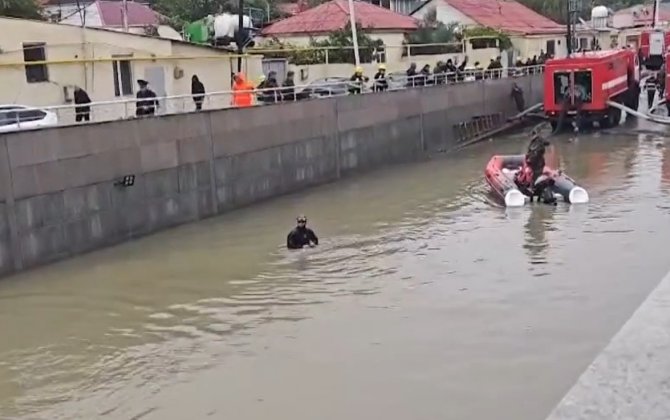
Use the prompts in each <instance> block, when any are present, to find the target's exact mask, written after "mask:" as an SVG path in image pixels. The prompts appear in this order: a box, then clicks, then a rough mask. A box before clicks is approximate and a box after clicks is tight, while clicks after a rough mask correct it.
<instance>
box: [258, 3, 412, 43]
mask: <svg viewBox="0 0 670 420" xmlns="http://www.w3.org/2000/svg"><path fill="white" fill-rule="evenodd" d="M354 16H355V17H356V23H358V24H359V25H361V27H362V28H363V29H368V30H369V29H379V30H402V31H411V30H414V29H416V28H417V27H418V21H417V20H416V19H414V18H413V17H409V16H405V15H401V14H399V13H395V12H392V11H390V10H389V9H385V8H383V7H379V6H375V5H373V4H370V3H366V2H362V1H354ZM348 23H349V5H348V2H347V1H346V0H332V1H329V2H328V3H324V4H322V5H320V6H317V7H315V8H313V9H309V10H305V11H304V12H301V13H298V14H297V15H295V16H291V17H289V18H287V19H284V20H280V21H279V22H276V23H273V24H272V25H270V26H268V27H266V28H265V29H263V31H262V32H261V34H262V35H266V36H267V35H280V34H314V33H324V32H333V31H337V30H339V29H343V28H344V27H345V26H347V24H348Z"/></svg>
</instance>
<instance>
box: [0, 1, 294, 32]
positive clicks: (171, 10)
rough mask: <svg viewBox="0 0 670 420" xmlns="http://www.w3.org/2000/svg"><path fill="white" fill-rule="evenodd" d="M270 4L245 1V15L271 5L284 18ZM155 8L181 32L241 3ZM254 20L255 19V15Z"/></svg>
mask: <svg viewBox="0 0 670 420" xmlns="http://www.w3.org/2000/svg"><path fill="white" fill-rule="evenodd" d="M0 1H4V0H0ZM268 2H269V3H268ZM268 2H266V0H244V9H245V10H244V13H245V14H249V12H250V10H249V8H252V9H256V10H262V11H265V10H266V9H267V6H268V4H269V5H270V19H277V18H279V17H283V16H282V15H281V13H280V12H279V10H278V9H277V4H278V3H277V2H276V1H272V0H268ZM153 7H154V8H155V9H156V11H158V12H159V13H161V14H163V15H165V16H167V17H168V18H169V21H170V24H171V25H172V26H173V27H174V28H176V29H178V30H180V29H181V28H182V26H183V25H184V24H186V23H191V22H195V21H197V20H200V19H202V18H204V17H205V16H207V15H218V14H221V13H232V14H236V13H238V10H239V3H238V0H155V3H154V4H153ZM263 14H265V13H263ZM252 18H254V14H253V13H252Z"/></svg>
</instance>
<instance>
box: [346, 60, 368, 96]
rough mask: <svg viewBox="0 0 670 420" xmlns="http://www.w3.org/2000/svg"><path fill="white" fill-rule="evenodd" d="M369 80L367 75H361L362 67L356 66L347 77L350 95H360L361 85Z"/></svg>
mask: <svg viewBox="0 0 670 420" xmlns="http://www.w3.org/2000/svg"><path fill="white" fill-rule="evenodd" d="M368 80H370V79H369V78H368V77H367V76H364V75H363V68H362V67H356V70H355V71H354V74H353V75H351V78H350V79H349V82H351V83H350V84H349V93H351V94H352V95H360V94H361V92H363V86H364V85H365V82H367V81H368Z"/></svg>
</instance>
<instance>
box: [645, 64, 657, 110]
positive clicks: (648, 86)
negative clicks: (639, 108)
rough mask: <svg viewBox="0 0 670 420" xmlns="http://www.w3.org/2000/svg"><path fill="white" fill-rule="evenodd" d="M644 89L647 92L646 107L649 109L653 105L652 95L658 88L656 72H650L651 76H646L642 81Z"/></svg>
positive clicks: (653, 95)
mask: <svg viewBox="0 0 670 420" xmlns="http://www.w3.org/2000/svg"><path fill="white" fill-rule="evenodd" d="M644 90H645V91H646V92H647V109H648V110H650V109H651V107H652V106H653V105H654V97H655V96H656V91H657V90H658V75H657V73H652V74H651V76H649V77H647V80H645V82H644Z"/></svg>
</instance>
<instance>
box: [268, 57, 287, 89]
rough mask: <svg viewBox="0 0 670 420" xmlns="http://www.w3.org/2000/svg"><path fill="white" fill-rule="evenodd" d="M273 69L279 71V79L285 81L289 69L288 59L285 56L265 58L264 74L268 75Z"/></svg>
mask: <svg viewBox="0 0 670 420" xmlns="http://www.w3.org/2000/svg"><path fill="white" fill-rule="evenodd" d="M271 71H274V72H276V73H277V81H278V82H279V83H281V82H283V81H284V79H285V78H286V72H287V71H288V60H286V59H285V58H264V59H263V74H264V75H266V76H267V75H268V73H270V72H271Z"/></svg>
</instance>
